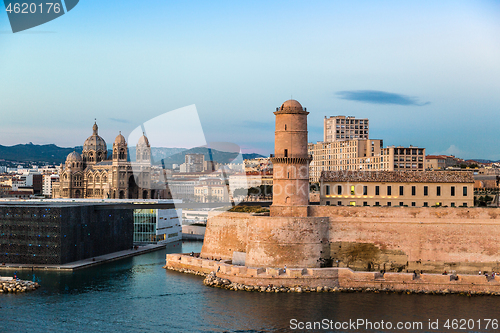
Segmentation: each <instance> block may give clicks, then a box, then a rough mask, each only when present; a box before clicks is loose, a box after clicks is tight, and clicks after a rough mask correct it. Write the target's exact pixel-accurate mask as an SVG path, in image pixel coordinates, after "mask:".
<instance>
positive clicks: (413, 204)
mask: <svg viewBox="0 0 500 333" xmlns="http://www.w3.org/2000/svg"><path fill="white" fill-rule="evenodd" d="M326 205H327V206H330V205H331V202H330V201H326ZM416 205H417V203H416V202H412V203H411V207H416ZM337 206H343V204H342V201H337ZM349 206H356V202H355V201H351V202H349ZM363 206H365V207H366V206H368V202H367V201H363ZM374 206H381V205H380V202H378V201H376V202H375V205H374ZM386 206H387V207H391V206H392V202H390V201H388V202H387V203H386ZM399 206H401V207H402V206H405V204H404V202H402V201H400V202H399ZM434 206H442V203H441V202H437V203H436V204H435V205H434ZM450 206H451V207H456V205H455V203H454V202H452V203H451V204H450ZM423 207H429V203H428V202H424V203H423ZM461 207H467V203H466V202H464V203H463V204H462V206H461Z"/></svg>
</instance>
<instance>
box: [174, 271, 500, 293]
mask: <svg viewBox="0 0 500 333" xmlns="http://www.w3.org/2000/svg"><path fill="white" fill-rule="evenodd" d="M191 272H193V271H191ZM184 273H190V272H187V271H185V272H184ZM197 275H199V274H197ZM203 284H204V285H206V286H209V287H214V288H221V289H227V290H232V291H255V292H261V293H263V292H266V293H313V292H318V293H321V292H323V293H326V292H373V293H380V292H387V293H389V292H392V293H400V294H436V295H438V294H440V295H445V294H460V295H467V296H472V295H485V294H487V295H497V296H500V293H483V292H453V291H450V290H448V289H444V290H437V291H423V290H417V291H416V290H410V289H408V290H399V289H398V290H395V289H392V288H382V289H375V288H339V287H333V288H331V287H328V286H323V287H308V286H295V287H286V286H274V285H268V286H251V285H250V286H249V285H244V284H241V283H234V282H231V281H230V280H228V279H224V278H220V277H217V275H216V274H215V272H212V273H210V274H208V275H207V276H206V277H205V279H204V280H203Z"/></svg>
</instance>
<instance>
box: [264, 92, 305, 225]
mask: <svg viewBox="0 0 500 333" xmlns="http://www.w3.org/2000/svg"><path fill="white" fill-rule="evenodd" d="M274 114H275V115H276V131H275V142H274V157H273V158H272V159H271V160H272V162H273V205H272V206H271V216H307V206H308V205H309V163H310V161H311V157H310V156H309V155H308V152H307V115H308V114H309V112H307V111H306V110H305V109H304V108H302V105H300V103H299V102H297V101H296V100H293V99H291V100H288V101H286V102H285V103H283V104H282V105H281V107H279V108H276V112H274Z"/></svg>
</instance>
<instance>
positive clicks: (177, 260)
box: [165, 254, 500, 295]
mask: <svg viewBox="0 0 500 333" xmlns="http://www.w3.org/2000/svg"><path fill="white" fill-rule="evenodd" d="M183 257H187V258H183ZM210 262H211V263H212V264H210ZM165 267H166V268H169V269H175V270H184V271H188V272H191V273H199V275H207V274H209V273H210V272H216V276H217V277H219V278H221V279H227V280H229V281H230V282H231V283H237V284H241V285H244V286H264V287H265V286H270V285H271V286H273V285H274V286H283V287H287V288H292V287H297V286H300V287H302V288H310V289H314V288H318V287H328V288H339V289H340V290H365V289H369V290H387V291H405V292H419V293H420V292H425V293H445V294H446V293H471V294H476V293H477V294H496V295H500V277H498V276H496V277H495V278H494V279H488V278H486V276H483V275H463V274H458V275H456V276H455V275H453V276H452V275H440V274H409V273H385V274H382V273H378V272H356V271H353V270H351V269H349V268H302V269H301V268H292V269H286V271H285V270H283V269H282V268H276V267H266V268H263V267H259V268H256V267H245V266H236V265H231V264H228V263H224V262H218V261H214V260H208V259H198V260H197V258H193V257H190V256H187V255H179V254H168V255H167V259H166V266H165ZM219 267H220V269H219ZM251 290H254V289H251Z"/></svg>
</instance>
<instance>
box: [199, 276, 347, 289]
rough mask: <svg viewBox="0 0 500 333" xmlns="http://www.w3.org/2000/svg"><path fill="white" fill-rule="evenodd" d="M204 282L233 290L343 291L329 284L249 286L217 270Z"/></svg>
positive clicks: (210, 285) (211, 285) (207, 284)
mask: <svg viewBox="0 0 500 333" xmlns="http://www.w3.org/2000/svg"><path fill="white" fill-rule="evenodd" d="M203 284H204V285H206V286H209V287H215V288H222V289H227V290H233V291H257V292H261V293H263V292H266V293H293V292H296V293H302V292H336V291H341V289H339V288H337V287H334V288H330V287H328V286H324V287H316V288H313V287H311V288H310V287H305V286H295V287H285V286H274V285H268V286H249V285H244V284H241V283H235V282H231V281H230V280H228V279H223V278H220V277H217V275H216V274H215V272H211V273H210V274H208V275H207V276H206V277H205V280H203Z"/></svg>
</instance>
